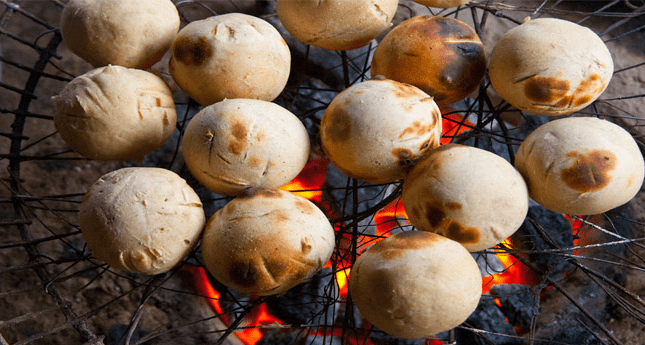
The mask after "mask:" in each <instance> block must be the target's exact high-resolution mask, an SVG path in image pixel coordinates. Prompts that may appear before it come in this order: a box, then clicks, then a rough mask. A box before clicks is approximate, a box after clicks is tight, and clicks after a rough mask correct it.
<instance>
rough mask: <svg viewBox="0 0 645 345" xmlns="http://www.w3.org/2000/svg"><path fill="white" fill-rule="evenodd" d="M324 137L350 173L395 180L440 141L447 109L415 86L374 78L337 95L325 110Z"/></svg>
mask: <svg viewBox="0 0 645 345" xmlns="http://www.w3.org/2000/svg"><path fill="white" fill-rule="evenodd" d="M320 138H321V145H322V148H323V150H324V151H325V153H326V155H327V157H328V158H329V160H330V161H331V162H332V163H333V164H334V166H335V167H336V168H338V169H339V170H340V171H342V172H343V173H345V174H346V175H348V176H351V177H354V178H357V179H360V180H363V181H368V182H373V183H385V182H392V181H395V180H398V179H401V178H403V177H404V176H405V174H407V172H408V170H409V169H410V167H411V166H412V165H413V164H414V162H415V160H416V159H417V158H418V157H419V156H421V155H422V154H423V153H425V152H427V151H428V150H430V149H432V148H434V147H437V146H438V145H439V142H440V139H441V112H440V110H439V108H438V107H437V105H436V104H435V103H434V101H433V99H432V97H429V96H428V95H427V94H426V93H424V92H423V91H421V90H420V89H418V88H416V87H414V86H411V85H407V84H404V83H399V82H396V81H393V80H374V79H373V80H368V81H365V82H362V83H359V84H355V85H353V86H351V87H350V88H348V89H346V90H344V91H343V92H341V93H340V94H338V95H337V96H336V97H335V98H334V100H333V101H332V102H331V104H330V105H329V107H328V108H327V110H326V111H325V114H324V116H323V119H322V122H321V125H320Z"/></svg>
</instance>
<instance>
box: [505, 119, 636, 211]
mask: <svg viewBox="0 0 645 345" xmlns="http://www.w3.org/2000/svg"><path fill="white" fill-rule="evenodd" d="M515 167H516V168H517V170H519V171H520V172H521V173H522V175H523V176H524V178H525V179H526V182H527V184H528V187H529V193H530V196H531V198H532V199H533V200H535V201H536V202H537V203H539V204H540V205H542V206H544V207H546V208H548V209H550V210H552V211H555V212H560V213H566V214H574V215H591V214H599V213H603V212H606V211H609V210H611V209H613V208H615V207H618V206H620V205H623V204H625V203H626V202H628V201H629V200H631V199H632V198H633V197H634V196H635V195H636V194H637V193H638V191H639V190H640V188H641V185H642V184H643V176H644V170H645V163H644V162H643V155H642V154H641V151H640V150H639V148H638V145H637V144H636V142H635V141H634V138H633V137H632V135H631V134H629V132H627V131H626V130H625V129H623V128H622V127H620V126H618V125H616V124H614V123H612V122H609V121H605V120H601V119H598V118H593V117H574V118H563V119H558V120H554V121H551V122H548V123H546V124H544V125H542V126H540V127H538V128H537V129H536V130H535V131H533V133H531V134H530V135H529V136H528V137H527V138H526V139H525V140H524V142H522V144H521V145H520V147H519V150H518V152H517V156H516V157H515Z"/></svg>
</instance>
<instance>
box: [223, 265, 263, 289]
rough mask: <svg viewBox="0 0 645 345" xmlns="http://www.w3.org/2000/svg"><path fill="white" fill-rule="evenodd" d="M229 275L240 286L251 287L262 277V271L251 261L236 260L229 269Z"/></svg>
mask: <svg viewBox="0 0 645 345" xmlns="http://www.w3.org/2000/svg"><path fill="white" fill-rule="evenodd" d="M228 276H229V278H231V281H232V282H233V283H234V284H235V285H236V286H238V287H241V288H251V287H254V286H255V285H256V284H257V282H258V281H259V280H260V279H262V274H261V272H259V271H258V269H257V267H256V265H255V264H254V263H253V262H250V261H241V260H234V261H233V262H232V263H231V266H230V268H229V270H228Z"/></svg>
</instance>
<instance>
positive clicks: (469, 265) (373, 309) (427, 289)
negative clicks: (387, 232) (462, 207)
mask: <svg viewBox="0 0 645 345" xmlns="http://www.w3.org/2000/svg"><path fill="white" fill-rule="evenodd" d="M349 292H350V295H351V296H352V300H353V301H354V304H355V305H356V307H357V308H358V310H359V311H360V312H361V314H362V315H363V316H364V317H365V318H366V319H367V320H368V321H369V322H371V323H372V324H374V325H375V326H376V327H378V328H380V329H382V330H383V331H385V332H387V333H389V334H391V335H394V336H397V337H401V338H408V339H414V338H424V337H430V336H432V335H435V334H437V333H441V332H443V331H447V330H450V329H452V328H454V327H456V326H458V325H459V324H461V323H462V322H464V321H466V319H467V318H468V316H470V314H472V312H473V311H475V308H477V304H478V303H479V299H480V297H481V293H482V278H481V273H480V272H479V268H478V267H477V263H476V262H475V260H474V259H473V257H472V255H471V254H470V253H469V252H468V251H467V250H466V249H464V247H463V246H461V245H460V244H459V243H457V242H455V241H452V240H450V239H448V238H445V237H443V236H439V235H437V234H433V233H428V232H420V231H406V232H400V233H397V234H395V235H392V236H390V237H388V238H385V239H383V240H381V241H379V242H377V243H376V244H374V245H373V246H372V247H370V248H369V249H368V250H367V251H365V252H364V253H363V254H362V255H361V256H359V257H358V259H357V260H356V263H355V264H354V267H352V271H351V274H350V277H349Z"/></svg>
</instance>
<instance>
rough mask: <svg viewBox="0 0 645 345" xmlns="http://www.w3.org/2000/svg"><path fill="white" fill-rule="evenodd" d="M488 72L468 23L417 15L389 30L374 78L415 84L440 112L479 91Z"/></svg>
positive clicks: (375, 63)
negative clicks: (378, 76)
mask: <svg viewBox="0 0 645 345" xmlns="http://www.w3.org/2000/svg"><path fill="white" fill-rule="evenodd" d="M485 72H486V53H485V51H484V46H483V45H482V42H481V40H480V39H479V37H478V36H477V34H476V33H475V30H473V29H472V28H471V27H470V26H469V25H468V24H466V23H464V22H461V21H459V20H457V19H453V18H445V17H439V16H416V17H412V18H410V19H407V20H405V21H403V22H402V23H401V24H399V25H397V26H396V27H395V28H394V29H392V31H390V32H389V33H388V34H387V35H385V37H383V40H382V41H381V42H380V43H379V45H378V46H377V47H376V50H375V51H374V57H373V59H372V69H371V73H372V75H373V76H376V75H383V76H385V77H386V78H389V79H393V80H396V81H400V82H403V83H408V84H412V85H414V86H416V87H418V88H420V89H421V90H423V91H425V92H426V93H427V94H429V95H430V96H432V97H434V100H435V102H437V105H439V108H443V107H445V106H447V105H449V104H452V103H454V102H457V101H459V100H461V99H463V98H465V97H466V96H468V95H469V94H471V93H472V92H473V91H475V90H476V89H477V88H478V87H479V84H480V83H481V81H482V79H483V78H484V73H485Z"/></svg>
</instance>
